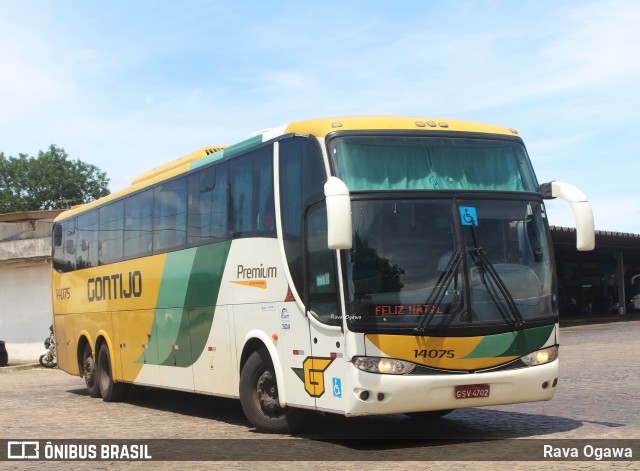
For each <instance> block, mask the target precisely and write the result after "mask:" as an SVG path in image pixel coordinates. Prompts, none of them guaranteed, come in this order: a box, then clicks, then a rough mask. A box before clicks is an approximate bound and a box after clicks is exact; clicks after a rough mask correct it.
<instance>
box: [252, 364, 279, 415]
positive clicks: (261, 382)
mask: <svg viewBox="0 0 640 471" xmlns="http://www.w3.org/2000/svg"><path fill="white" fill-rule="evenodd" d="M257 390H258V401H259V402H260V407H261V408H262V410H263V411H264V412H265V413H267V414H269V415H280V413H281V412H282V408H281V407H280V402H279V401H278V386H277V384H276V381H275V378H274V376H273V374H272V373H271V372H270V371H265V372H264V373H262V376H260V379H258V387H257Z"/></svg>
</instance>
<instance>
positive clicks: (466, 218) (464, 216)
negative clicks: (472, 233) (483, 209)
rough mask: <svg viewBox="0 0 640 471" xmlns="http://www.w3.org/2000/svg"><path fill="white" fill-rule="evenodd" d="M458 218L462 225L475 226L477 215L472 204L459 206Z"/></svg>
mask: <svg viewBox="0 0 640 471" xmlns="http://www.w3.org/2000/svg"><path fill="white" fill-rule="evenodd" d="M460 219H461V221H462V225H463V226H477V225H478V215H477V214H476V208H474V207H473V206H460Z"/></svg>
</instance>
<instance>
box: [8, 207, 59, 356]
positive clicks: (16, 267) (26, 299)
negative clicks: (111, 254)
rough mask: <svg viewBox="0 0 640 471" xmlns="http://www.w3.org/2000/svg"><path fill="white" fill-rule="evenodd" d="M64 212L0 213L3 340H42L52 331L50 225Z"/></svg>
mask: <svg viewBox="0 0 640 471" xmlns="http://www.w3.org/2000/svg"><path fill="white" fill-rule="evenodd" d="M61 212H62V211H26V212H19V213H10V214H0V293H2V307H1V308H0V339H2V340H5V341H6V342H8V343H29V342H40V341H41V340H42V339H43V338H45V337H46V336H47V335H48V333H49V326H50V325H51V322H52V310H51V272H50V270H51V227H52V225H53V219H54V218H55V217H56V216H57V215H58V214H60V213H61Z"/></svg>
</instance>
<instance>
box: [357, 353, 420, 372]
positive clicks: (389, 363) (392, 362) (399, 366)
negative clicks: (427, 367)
mask: <svg viewBox="0 0 640 471" xmlns="http://www.w3.org/2000/svg"><path fill="white" fill-rule="evenodd" d="M352 361H353V364H354V366H355V367H356V368H358V369H359V370H362V371H368V372H369V373H382V374H389V375H404V374H407V373H411V372H412V371H413V369H414V368H415V367H416V365H415V364H414V363H410V362H408V361H402V360H397V359H395V358H375V357H353V360H352Z"/></svg>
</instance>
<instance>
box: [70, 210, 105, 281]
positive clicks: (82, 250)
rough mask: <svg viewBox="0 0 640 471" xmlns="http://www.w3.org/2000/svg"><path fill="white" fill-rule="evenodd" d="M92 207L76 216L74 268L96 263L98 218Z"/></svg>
mask: <svg viewBox="0 0 640 471" xmlns="http://www.w3.org/2000/svg"><path fill="white" fill-rule="evenodd" d="M98 214H99V213H98V210H97V209H94V210H93V211H89V212H87V213H85V214H82V215H80V216H78V223H77V229H76V268H78V269H80V268H89V267H95V266H97V265H98V238H99V235H100V234H99V225H98V222H99V219H98V217H99V216H98Z"/></svg>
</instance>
